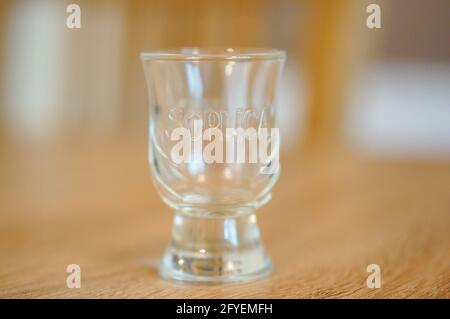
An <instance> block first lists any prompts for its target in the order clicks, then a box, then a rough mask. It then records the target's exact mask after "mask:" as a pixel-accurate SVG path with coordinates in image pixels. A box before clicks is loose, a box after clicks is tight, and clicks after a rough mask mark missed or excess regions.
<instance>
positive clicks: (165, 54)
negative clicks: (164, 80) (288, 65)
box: [140, 47, 286, 61]
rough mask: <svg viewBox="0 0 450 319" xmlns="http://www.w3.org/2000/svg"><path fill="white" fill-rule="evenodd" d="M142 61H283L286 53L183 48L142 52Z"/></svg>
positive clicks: (267, 50) (256, 49) (245, 49)
mask: <svg viewBox="0 0 450 319" xmlns="http://www.w3.org/2000/svg"><path fill="white" fill-rule="evenodd" d="M140 56H141V59H142V61H147V60H155V61H166V60H172V61H173V60H175V61H200V60H218V61H220V60H227V61H248V60H284V59H286V52H285V51H283V50H278V49H270V48H239V47H238V48H220V47H219V48H209V47H205V48H201V47H185V48H178V49H168V50H152V51H142V52H141V54H140Z"/></svg>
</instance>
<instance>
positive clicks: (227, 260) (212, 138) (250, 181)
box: [141, 48, 285, 282]
mask: <svg viewBox="0 0 450 319" xmlns="http://www.w3.org/2000/svg"><path fill="white" fill-rule="evenodd" d="M141 59H142V62H143V67H144V73H145V77H146V81H147V89H148V97H149V105H150V121H149V140H150V141H149V142H150V145H149V163H150V168H151V172H152V176H153V180H154V184H155V185H156V188H157V189H158V191H159V193H160V195H161V197H162V199H163V200H164V202H165V203H167V204H168V205H169V206H170V207H172V208H173V209H174V210H175V215H174V221H173V231H172V240H171V242H170V244H169V246H168V248H167V250H166V252H165V255H164V257H163V259H162V261H161V264H160V274H161V275H162V276H163V277H164V278H169V279H175V280H183V281H193V282H229V281H241V280H250V279H254V278H258V277H261V276H264V275H267V274H268V273H269V271H270V268H271V263H270V259H269V258H268V256H267V255H266V253H265V250H264V248H263V245H262V243H261V240H260V235H259V229H258V225H257V223H256V216H255V214H254V213H255V209H257V208H258V207H260V206H261V205H263V204H265V203H267V201H268V200H269V199H270V196H271V194H270V190H271V188H272V186H273V185H274V183H275V182H276V180H277V178H278V175H279V172H280V167H279V163H278V156H279V133H278V127H277V118H276V115H277V112H276V99H275V97H276V91H277V82H278V79H279V77H280V73H281V69H282V66H283V63H284V60H285V54H284V52H283V51H279V50H271V49H269V50H265V49H239V50H238V49H231V48H230V49H224V50H208V49H196V48H185V49H180V50H174V51H152V52H143V53H141Z"/></svg>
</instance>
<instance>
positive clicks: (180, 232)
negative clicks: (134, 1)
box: [159, 212, 271, 283]
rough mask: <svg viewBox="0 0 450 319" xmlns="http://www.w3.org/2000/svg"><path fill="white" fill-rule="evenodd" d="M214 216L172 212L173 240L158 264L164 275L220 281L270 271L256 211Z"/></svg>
mask: <svg viewBox="0 0 450 319" xmlns="http://www.w3.org/2000/svg"><path fill="white" fill-rule="evenodd" d="M211 216H214V217H211ZM217 216H219V215H218V214H214V215H213V214H211V215H208V216H205V217H203V216H202V217H197V216H195V215H191V214H190V215H187V214H185V213H181V212H176V213H175V217H174V222H173V229H172V240H171V242H170V244H169V246H168V247H167V250H166V252H165V254H164V257H163V259H162V261H161V264H160V268H159V272H160V274H161V276H162V277H163V278H166V279H170V280H180V281H188V282H193V283H196V282H197V283H201V282H203V283H222V282H237V281H248V280H255V279H258V278H261V277H265V276H267V275H268V274H269V273H270V270H271V262H270V259H269V257H268V256H267V255H266V253H265V250H264V247H263V245H262V243H261V240H260V235H259V228H258V224H257V222H256V216H255V214H254V213H250V214H245V215H237V216H232V217H229V216H228V215H227V216H224V217H222V216H221V217H217Z"/></svg>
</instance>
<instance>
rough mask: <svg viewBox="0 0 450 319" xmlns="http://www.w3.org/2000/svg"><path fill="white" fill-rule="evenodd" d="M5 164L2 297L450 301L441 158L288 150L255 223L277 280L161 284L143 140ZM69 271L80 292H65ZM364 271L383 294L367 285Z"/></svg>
mask: <svg viewBox="0 0 450 319" xmlns="http://www.w3.org/2000/svg"><path fill="white" fill-rule="evenodd" d="M0 163H1V164H0V297H2V298H11V297H24V298H31V297H39V298H40V297H50V298H75V297H88V298H91V297H93V298H122V297H124V298H142V297H143V298H310V297H314V298H316V297H318V298H335V297H338V298H342V297H344V298H346V297H358V298H359V297H381V298H399V297H426V298H431V297H443V298H449V297H450V233H449V230H450V195H449V193H450V165H449V163H448V162H447V163H445V162H431V161H428V162H427V161H402V160H381V159H369V158H364V157H361V156H356V155H352V154H350V153H346V152H338V151H328V152H325V153H324V152H322V153H318V152H315V153H313V152H311V153H307V154H306V153H305V154H303V153H300V152H296V151H292V152H287V153H286V154H284V155H283V157H282V163H283V171H282V175H281V178H280V180H279V182H278V184H277V185H276V186H275V189H274V192H273V200H272V201H271V202H270V203H269V204H268V205H266V206H265V207H263V208H262V209H260V212H259V215H258V220H259V223H260V226H261V230H262V237H263V240H264V243H265V245H266V248H267V250H268V252H269V253H270V255H271V257H272V259H273V264H274V266H275V268H274V271H273V273H272V274H271V276H269V277H268V278H266V279H263V280H260V281H256V282H251V283H244V284H225V285H211V286H204V285H188V284H180V283H174V282H167V281H164V280H162V279H161V278H160V277H159V276H158V274H157V270H156V268H155V267H156V265H157V262H158V258H159V257H160V256H161V254H162V253H163V250H164V248H165V245H166V244H167V242H168V240H169V236H170V227H171V212H170V209H169V208H168V207H167V206H165V205H164V204H163V203H162V202H161V200H160V199H159V197H158V195H157V194H156V192H155V189H154V188H153V186H152V184H151V181H150V178H149V176H148V168H147V163H146V141H145V139H143V138H132V137H130V138H123V139H121V140H120V141H114V142H108V143H106V142H102V143H93V142H92V143H83V144H81V143H70V142H67V143H65V144H62V145H60V146H58V147H51V148H50V147H49V148H45V147H43V146H31V145H29V146H27V147H19V146H14V145H7V146H3V147H2V152H1V153H0ZM72 263H75V264H79V265H80V266H81V278H82V279H81V285H82V286H81V288H80V289H68V288H67V287H66V277H67V275H68V274H67V273H66V266H67V265H68V264H72ZM372 263H375V264H379V265H380V267H381V280H382V286H381V288H380V289H369V288H368V287H367V286H366V278H367V276H368V275H369V274H368V273H367V272H366V267H367V265H369V264H372Z"/></svg>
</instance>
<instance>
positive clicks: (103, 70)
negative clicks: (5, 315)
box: [0, 0, 450, 251]
mask: <svg viewBox="0 0 450 319" xmlns="http://www.w3.org/2000/svg"><path fill="white" fill-rule="evenodd" d="M71 2H72V1H65V0H64V1H60V0H58V1H57V0H3V1H1V2H0V219H2V220H3V226H4V227H3V237H2V240H3V246H1V245H0V247H3V249H4V251H8V248H7V247H9V245H10V244H11V245H12V244H13V243H15V244H18V243H21V242H22V241H23V240H24V239H23V238H24V237H23V236H25V237H26V229H25V228H24V229H25V230H23V232H22V233H21V232H19V231H18V230H17V229H15V230H14V229H13V228H11V227H10V226H8V225H11V224H18V225H21V224H20V223H22V222H23V220H26V219H27V218H29V216H31V215H37V216H40V217H39V218H40V219H39V221H42V220H44V219H45V218H48V216H51V215H64V216H72V217H73V218H76V216H77V215H79V214H99V213H101V212H104V213H105V214H113V213H112V212H115V213H114V214H118V215H121V216H125V215H127V214H131V213H130V212H131V211H142V212H143V214H148V215H149V216H151V214H150V213H151V212H154V211H155V210H163V211H164V212H166V211H167V212H168V211H169V209H168V208H167V207H164V206H163V205H162V204H159V202H160V199H159V198H158V196H157V195H156V193H155V190H154V188H153V187H152V185H151V181H150V178H149V176H148V168H147V163H146V149H147V132H146V131H147V114H148V111H147V96H146V89H145V83H144V76H143V71H142V66H141V62H140V60H139V52H140V51H143V50H152V49H159V48H174V47H182V46H189V47H193V46H201V47H205V46H220V47H274V48H279V49H283V50H286V51H287V54H288V60H287V63H286V66H285V69H284V74H283V79H282V81H281V88H280V94H279V110H280V120H281V124H280V126H281V129H282V137H283V143H282V152H283V155H282V158H281V161H282V163H283V162H286V163H287V165H286V170H285V172H284V173H283V174H282V178H281V181H280V183H281V184H282V183H289V185H290V186H291V189H292V188H294V190H292V191H291V192H290V193H289V196H291V197H292V196H293V197H295V196H296V195H295V189H296V187H297V186H298V185H300V186H299V187H300V188H301V189H303V190H304V191H305V190H306V191H307V190H308V185H304V188H302V187H303V186H301V185H303V184H301V183H302V181H301V179H300V180H299V181H294V180H289V179H288V178H289V177H288V175H290V173H289V172H295V171H296V170H302V168H301V167H300V166H298V165H297V163H303V161H304V158H307V157H308V156H309V155H308V154H325V155H323V157H324V158H326V163H328V164H323V162H321V161H314V164H311V165H312V166H308V165H306V166H304V167H307V168H308V169H311V170H313V171H317V172H320V171H323V169H325V167H330V166H329V165H333V164H332V162H333V161H334V159H335V158H336V161H337V162H336V163H340V162H339V161H338V158H341V157H340V156H341V155H337V154H352V155H351V156H354V157H358V158H364V159H366V160H368V161H371V162H375V163H391V162H395V163H397V164H398V165H399V166H404V163H411V162H414V163H426V165H427V167H430V169H431V170H432V171H433V172H435V171H436V170H437V172H438V173H436V174H437V175H433V176H437V178H438V179H439V177H440V178H441V179H444V177H442V176H443V174H441V173H440V172H448V168H449V167H450V86H449V84H450V1H448V0H433V1H423V0H396V1H384V0H376V1H365V0H362V1H360V0H340V1H327V0H317V1H311V0H276V1H275V0H245V1H241V0H239V1H238V0H208V1H207V0H147V1H144V0H127V1H125V0H107V1H106V0H105V1H103V0H95V1H86V0H77V1H76V3H77V4H78V5H79V6H80V7H81V29H68V28H67V27H66V18H67V16H68V13H66V7H67V5H68V4H69V3H71ZM370 3H377V4H378V5H380V7H381V26H382V28H381V29H369V28H368V27H367V26H366V19H367V17H368V16H369V15H370V13H367V12H366V8H367V6H368V4H370ZM345 156H348V155H345ZM330 162H331V164H330ZM289 163H291V164H289ZM345 163H347V162H345ZM321 165H324V166H321ZM327 165H328V166H327ZM345 165H347V164H345ZM383 165H384V164H383ZM405 165H406V164H405ZM342 166H344V164H342ZM348 170H351V167H349V168H348ZM395 171H396V170H395V169H394V170H393V171H389V172H388V173H386V176H387V181H388V182H386V183H387V184H389V183H390V182H389V181H391V179H390V178H391V177H392V176H395V178H394V179H395V180H398V179H401V178H402V177H401V176H397V175H395V173H393V172H395ZM415 171H416V166H414V167H413V168H412V174H414V172H415ZM302 172H305V175H308V173H307V172H306V170H305V168H303V171H302ZM424 174H425V175H426V173H424ZM346 176H347V175H345V174H343V175H342V182H344V181H346ZM364 176H365V177H363V178H369V177H367V175H364ZM369 176H371V175H369ZM418 176H419V177H417V178H418V179H423V180H425V184H426V185H425V186H426V187H432V183H433V181H432V180H434V179H432V180H430V179H426V178H425V177H424V175H420V174H419V175H418ZM445 176H447V175H445ZM372 177H373V176H372ZM300 178H301V177H300ZM306 178H308V177H306ZM283 180H284V182H283ZM445 181H446V182H448V181H449V179H448V178H447V179H445ZM282 185H283V184H282ZM330 185H332V186H331V187H332V188H333V187H334V188H339V187H340V186H339V183H337V184H333V183H332V184H330ZM382 185H385V184H384V182H383V183H382ZM444 185H448V184H444ZM292 186H293V187H292ZM380 186H381V185H380ZM317 187H319V188H320V186H317ZM381 187H383V186H381ZM396 187H398V185H397V186H396ZM436 187H438V186H436ZM275 189H276V187H275ZM281 189H283V188H282V186H281ZM316 190H317V189H316ZM397 190H398V189H397V188H393V189H392V193H391V195H392V196H393V197H394V199H393V201H394V203H397V204H398V205H402V201H407V199H406V198H407V197H403V198H402V199H400V197H398V199H395V196H396V191H397ZM439 190H440V191H439V192H438V193H439V194H442V196H441V195H436V197H433V198H434V201H435V202H436V201H437V202H438V203H439V204H441V209H442V210H443V211H446V210H447V209H448V208H449V203H448V194H447V196H446V195H444V194H445V190H442V188H441V186H439ZM447 190H448V189H447ZM353 191H355V192H356V193H352V198H354V197H355V196H358V193H357V191H358V190H357V189H355V190H353ZM276 198H277V195H275V199H274V201H276ZM279 198H280V197H279ZM321 198H322V197H320V196H319V197H317V198H315V199H314V198H313V199H311V198H309V199H305V198H304V200H305V201H306V202H307V201H308V200H313V201H316V203H317V207H321V206H320V202H321ZM322 200H323V198H322ZM376 202H377V200H375V199H374V200H373V202H369V203H372V204H373V203H376ZM155 203H158V204H155ZM155 205H156V206H155ZM155 207H156V208H155ZM318 209H319V210H320V208H318ZM269 210H270V208H269ZM149 211H150V212H149ZM447 212H448V211H447ZM166 215H167V217H163V218H166V219H164V220H165V221H166V222H167V226H165V227H166V228H164V229H165V231H168V229H169V227H170V221H169V219H170V216H169V215H170V214H164V215H158V216H166ZM13 216H14V217H13ZM20 216H22V217H20ZM139 216H141V215H139ZM446 216H447V219H445V221H448V214H447V215H446ZM42 218H44V219H42ZM68 218H69V217H68ZM19 220H20V222H19ZM18 227H19V229H22V228H20V226H18ZM447 229H448V226H447ZM24 233H25V235H24ZM269 233H270V232H269ZM168 236H169V234H167V236H166V237H167V238H168ZM167 238H166V239H167ZM7 243H9V244H7ZM161 243H164V240H162V241H161Z"/></svg>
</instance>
